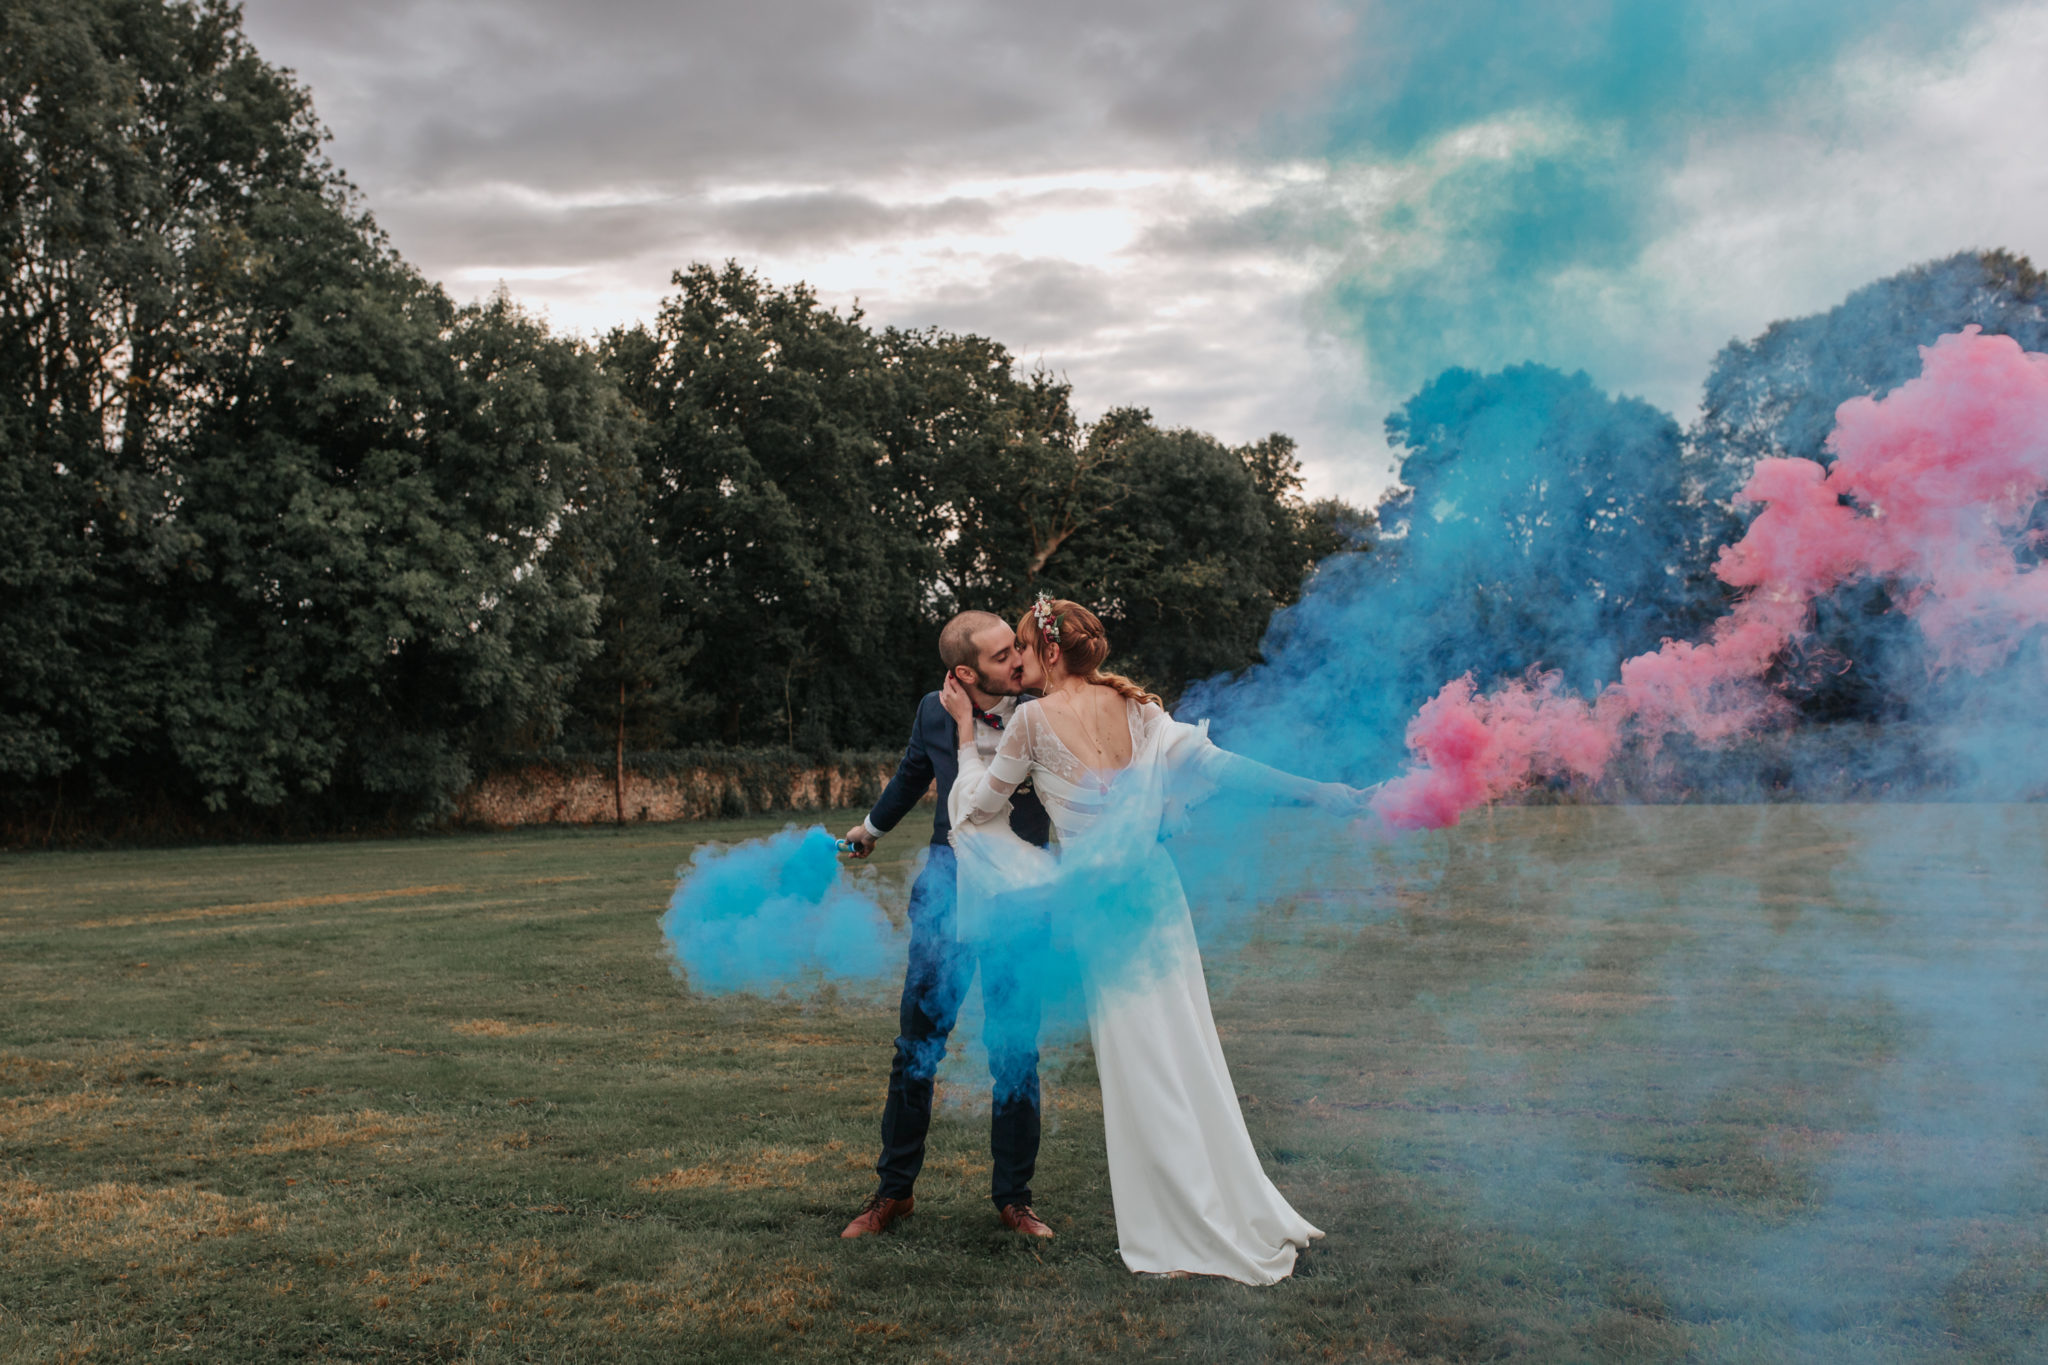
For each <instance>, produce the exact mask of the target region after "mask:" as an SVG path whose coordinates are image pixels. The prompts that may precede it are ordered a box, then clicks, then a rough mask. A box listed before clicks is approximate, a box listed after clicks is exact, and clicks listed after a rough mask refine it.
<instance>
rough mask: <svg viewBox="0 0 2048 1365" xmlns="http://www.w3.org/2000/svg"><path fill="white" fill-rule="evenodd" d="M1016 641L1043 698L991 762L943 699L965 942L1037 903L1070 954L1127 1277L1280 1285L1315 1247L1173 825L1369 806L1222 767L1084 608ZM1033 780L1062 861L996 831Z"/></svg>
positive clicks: (1052, 605)
mask: <svg viewBox="0 0 2048 1365" xmlns="http://www.w3.org/2000/svg"><path fill="white" fill-rule="evenodd" d="M1017 634H1018V638H1019V639H1020V640H1021V641H1022V642H1023V643H1024V645H1025V646H1026V649H1025V652H1024V658H1025V670H1026V674H1025V678H1024V685H1025V687H1026V688H1027V689H1029V690H1032V691H1037V692H1040V693H1042V697H1041V700H1039V701H1037V702H1035V703H1033V704H1031V705H1028V706H1023V707H1020V708H1018V710H1017V711H1016V713H1015V714H1014V715H1013V716H1012V718H1011V722H1010V726H1009V728H1008V729H1006V730H1005V731H1004V733H1003V738H1002V742H1001V743H1000V744H999V745H998V747H997V749H996V752H995V755H994V756H993V757H992V758H990V759H988V760H986V761H984V760H983V759H982V757H981V754H980V752H979V751H978V750H977V749H976V747H975V745H974V733H973V724H974V721H973V711H972V703H971V701H970V700H969V698H968V696H967V694H966V693H965V692H964V691H963V690H961V688H960V687H959V685H958V684H957V683H954V682H953V681H952V680H951V679H950V678H949V679H948V680H947V683H946V687H945V691H944V694H943V697H942V699H943V701H944V702H945V705H946V710H947V711H948V712H949V713H950V714H951V715H952V716H953V718H954V720H955V721H957V722H958V723H959V726H960V776H959V779H958V780H957V781H956V782H955V783H954V786H953V791H952V798H951V814H952V818H953V827H954V836H953V842H954V847H955V850H956V852H957V854H958V858H959V865H960V889H959V914H960V921H961V925H962V931H963V932H969V925H970V924H972V923H974V922H976V921H977V920H979V921H980V922H983V923H986V922H988V921H989V920H990V919H992V918H999V917H1006V916H1007V915H1009V914H1016V913H1023V912H1025V911H1026V910H1027V909H1028V907H1029V906H1031V905H1033V904H1037V905H1042V906H1049V907H1051V913H1052V917H1053V920H1054V927H1055V930H1056V932H1061V933H1063V934H1064V935H1065V936H1066V937H1068V938H1070V939H1071V941H1072V943H1073V946H1074V948H1075V951H1076V954H1077V956H1078V957H1079V958H1080V961H1081V967H1082V980H1083V985H1084V988H1085V991H1086V995H1087V1001H1088V1032H1089V1035H1090V1037H1091V1038H1092V1039H1093V1041H1094V1044H1095V1060H1096V1065H1097V1067H1098V1069H1099V1071H1100V1073H1101V1079H1102V1114H1103V1126H1104V1129H1105V1135H1106V1138H1107V1142H1108V1148H1109V1181H1110V1191H1111V1195H1112V1198H1113V1200H1114V1202H1115V1205H1116V1229H1117V1242H1118V1249H1119V1251H1120V1252H1121V1253H1122V1255H1123V1259H1124V1264H1125V1265H1127V1266H1129V1267H1130V1268H1131V1269H1132V1270H1134V1271H1137V1272H1139V1273H1145V1274H1162V1275H1164V1274H1173V1275H1185V1274H1194V1275H1219V1276H1224V1277H1227V1278H1229V1279H1233V1280H1240V1281H1242V1282H1244V1283H1246V1284H1272V1283H1274V1282H1276V1281H1278V1280H1282V1279H1285V1278H1286V1277H1287V1276H1288V1275H1289V1274H1291V1273H1292V1272H1293V1270H1294V1260H1295V1255H1296V1253H1297V1252H1299V1251H1300V1250H1301V1249H1302V1248H1304V1247H1306V1246H1307V1245H1308V1244H1309V1241H1310V1239H1312V1238H1316V1237H1320V1236H1322V1235H1323V1234H1322V1232H1321V1231H1320V1230H1318V1229H1317V1228H1315V1227H1314V1226H1313V1225H1311V1224H1310V1223H1309V1222H1308V1220H1306V1219H1305V1218H1303V1217H1302V1216H1301V1215H1300V1214H1299V1213H1296V1212H1295V1211H1294V1209H1293V1208H1292V1207H1291V1206H1290V1205H1289V1204H1288V1203H1287V1201H1286V1199H1284V1198H1282V1197H1281V1194H1280V1192H1279V1191H1278V1190H1277V1189H1275V1188H1274V1187H1273V1182H1272V1181H1271V1180H1269V1179H1267V1177H1266V1173H1265V1171H1264V1170H1263V1169H1261V1168H1260V1165H1259V1158H1258V1154H1257V1152H1256V1151H1254V1150H1253V1148H1252V1141H1251V1136H1250V1134H1249V1133H1247V1132H1246V1131H1245V1125H1244V1116H1243V1114H1242V1112H1241V1111H1240V1110H1239V1109H1238V1104H1237V1091H1236V1089H1235V1088H1234V1087H1233V1086H1232V1085H1231V1080H1230V1071H1229V1068H1228V1067H1227V1066H1226V1065H1225V1063H1224V1060H1223V1049H1222V1046H1221V1044H1220V1043H1219V1042H1218V1041H1217V1037H1216V1024H1215V1021H1214V1020H1213V1019H1212V1018H1211V1016H1210V1013H1209V991H1208V985H1207V983H1206V981H1205V980H1204V979H1203V976H1202V959H1201V954H1200V952H1199V950H1198V948H1197V946H1196V942H1195V932H1194V925H1193V922H1192V920H1191V919H1190V918H1189V915H1188V904H1187V897H1186V895H1185V893H1184V892H1183V890H1182V887H1181V882H1180V876H1179V873H1178V871H1177V870H1176V869H1175V867H1174V864H1173V860H1172V859H1171V858H1170V857H1169V856H1168V854H1167V852H1166V850H1165V848H1164V847H1163V846H1162V845H1161V844H1160V839H1161V837H1162V835H1163V833H1164V831H1162V828H1161V826H1162V822H1165V821H1170V820H1171V819H1172V816H1173V812H1174V811H1175V810H1176V809H1177V808H1178V807H1181V806H1185V805H1188V804H1192V803H1193V802H1195V801H1198V800H1200V799H1202V798H1203V797H1204V796H1207V795H1209V794H1211V793H1213V792H1215V791H1217V790H1218V789H1220V788H1223V787H1225V786H1229V787H1231V788H1232V789H1233V790H1236V791H1245V790H1250V791H1253V792H1256V793H1259V794H1261V795H1264V796H1266V797H1269V798H1272V799H1275V800H1279V801H1286V802H1296V803H1301V804H1314V805H1317V806H1321V807H1323V808H1324V809H1326V810H1330V811H1332V812H1334V813H1337V814H1341V815H1355V814H1361V813H1363V800H1364V796H1365V794H1364V793H1362V792H1359V791H1356V790H1354V789H1353V788H1350V787H1343V786H1338V785H1335V784H1326V783H1317V782H1310V781H1307V780H1305V779H1302V778H1296V777H1291V776H1289V775H1287V774H1285V773H1281V772H1278V771H1276V770H1274V769H1272V768H1268V767H1265V766H1264V765H1262V764H1258V763H1254V762H1252V761H1251V760H1249V759H1246V758H1241V757H1239V756H1237V755H1235V754H1231V753H1228V752H1226V751H1224V750H1222V749H1219V748H1217V747H1216V746H1215V745H1214V744H1211V743H1210V742H1209V738H1208V733H1207V728H1206V725H1204V726H1193V725H1183V724H1181V723H1179V722H1178V721H1175V720H1173V719H1172V718H1171V717H1169V716H1168V715H1167V714H1166V711H1165V710H1164V708H1162V707H1161V705H1160V704H1159V699H1158V698H1157V697H1155V696H1153V695H1151V694H1150V693H1148V692H1145V691H1144V690H1142V689H1141V688H1139V687H1138V685H1137V684H1135V683H1133V682H1131V681H1130V680H1129V679H1127V678H1122V677H1119V676H1117V675H1116V674H1113V673H1104V672H1102V671H1101V667H1102V664H1103V661H1104V660H1105V659H1107V658H1108V655H1109V641H1108V639H1107V638H1106V637H1105V635H1104V634H1103V629H1102V622H1101V621H1100V620H1098V619H1097V618H1096V616H1095V614H1094V613H1093V612H1091V611H1089V610H1088V609H1087V608H1085V607H1082V606H1080V605H1078V604H1076V603H1073V602H1067V601H1054V600H1050V599H1048V598H1046V597H1044V596H1041V597H1040V598H1039V600H1038V603H1037V605H1036V606H1034V607H1033V608H1032V609H1031V611H1030V612H1029V613H1028V614H1027V615H1026V616H1025V618H1024V619H1023V620H1022V621H1021V622H1019V623H1018V628H1017ZM1034 674H1036V676H1034ZM1027 778H1028V779H1029V780H1031V781H1032V782H1034V783H1035V784H1036V786H1037V791H1038V795H1039V798H1040V799H1041V800H1042V801H1043V802H1044V803H1045V808H1046V810H1047V811H1048V812H1049V813H1050V814H1051V816H1052V822H1053V826H1054V829H1055V830H1056V831H1057V833H1058V836H1059V852H1058V856H1057V858H1056V859H1055V858H1054V857H1053V856H1052V855H1050V854H1048V853H1047V852H1046V851H1044V850H1042V849H1036V848H1033V847H1031V846H1030V845H1028V844H1026V843H1025V842H1024V841H1023V840H1021V839H1018V838H1016V836H1015V835H1013V834H1011V833H1010V831H1009V826H1008V824H1007V823H1006V822H1004V821H1002V820H1000V819H998V818H997V817H998V816H1000V815H1002V814H1003V813H1004V812H1005V811H1006V810H1007V809H1008V808H1009V801H1010V795H1011V793H1012V792H1014V791H1016V790H1017V788H1018V787H1019V786H1021V785H1022V784H1023V783H1024V782H1025V780H1026V779H1027ZM1006 836H1007V837H1006Z"/></svg>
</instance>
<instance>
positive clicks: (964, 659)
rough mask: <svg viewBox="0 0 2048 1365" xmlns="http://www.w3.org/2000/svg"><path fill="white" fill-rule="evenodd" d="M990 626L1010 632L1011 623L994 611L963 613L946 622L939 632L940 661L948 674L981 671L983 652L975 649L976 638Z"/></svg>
mask: <svg viewBox="0 0 2048 1365" xmlns="http://www.w3.org/2000/svg"><path fill="white" fill-rule="evenodd" d="M990 626H999V627H1001V628H1002V629H1004V630H1008V629H1009V628H1010V623H1009V622H1008V621H1005V620H1004V619H1003V618H1002V617H1000V616H998V615H996V614H995V613H994V612H992V611H963V612H961V613H960V614H959V615H958V616H956V617H954V618H953V619H952V620H950V621H948V622H946V628H945V629H944V630H941V631H940V632H939V661H940V662H941V663H943V664H945V665H946V671H947V672H948V673H950V672H952V671H953V670H954V669H956V668H972V669H975V670H976V671H977V672H979V671H980V667H979V666H980V664H981V651H980V650H978V649H976V648H975V647H974V637H975V636H977V635H979V634H981V632H983V631H984V630H987V629H988V628H989V627H990Z"/></svg>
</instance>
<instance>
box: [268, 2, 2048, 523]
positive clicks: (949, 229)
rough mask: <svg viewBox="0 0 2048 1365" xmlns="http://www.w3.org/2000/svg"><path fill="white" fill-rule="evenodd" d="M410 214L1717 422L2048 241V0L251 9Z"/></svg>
mask: <svg viewBox="0 0 2048 1365" xmlns="http://www.w3.org/2000/svg"><path fill="white" fill-rule="evenodd" d="M244 8H245V14H246V22H247V27H248V30H249V32H250V34H251V36H252V37H253V38H254V39H255V41H256V43H257V45H258V47H259V48H260V49H261V51H262V52H263V53H264V54H265V55H266V56H267V57H269V58H270V59H271V60H272V61H274V62H277V63H279V64H282V65H285V66H289V67H292V68H294V69H295V70H296V71H297V72H298V73H299V75H300V77H301V78H302V79H303V80H304V81H305V82H306V83H307V84H308V85H310V87H311V88H312V90H313V93H314V97H315V99H316V101H317V103H318V107H319V109H320V112H321V115H322V117H323V118H324V120H325V121H326V123H327V124H328V125H329V126H330V127H331V129H332V130H333V133H334V156H335V159H336V160H337V161H338V162H339V163H340V164H341V165H342V166H343V167H344V168H345V169H346V170H347V171H348V173H349V174H350V176H351V178H352V179H353V180H354V181H355V182H356V183H357V184H358V185H359V186H361V187H362V189H363V191H364V193H365V195H366V198H367V200H368V203H369V205H370V206H371V208H372V209H373V210H374V211H375V212H376V214H377V216H378V218H379V220H380V221H381V222H382V223H383V225H384V226H385V228H386V229H387V230H388V231H389V232H390V234H391V236H392V238H393V240H394V241H395V242H396V244H397V246H398V247H399V249H400V250H401V251H402V252H404V254H405V255H406V256H407V257H408V258H409V259H410V260H412V261H413V262H414V263H415V264H416V265H418V266H419V267H421V268H422V269H423V270H425V271H426V272H427V273H428V274H430V275H431V276H433V277H435V278H437V279H439V280H441V281H442V282H443V283H444V284H446V285H447V286H448V288H449V289H450V291H451V292H452V293H454V294H455V295H456V296H457V297H458V298H464V299H466V298H472V297H476V296H478V295H481V294H484V293H486V292H488V291H489V290H491V289H493V288H495V287H496V285H497V284H498V283H499V282H500V281H503V282H504V283H506V284H507V285H508V286H509V287H510V288H511V289H512V291H513V292H514V294H515V295H517V296H518V297H520V298H521V299H522V300H524V301H525V302H527V303H528V304H529V305H531V306H534V307H536V308H539V309H543V310H545V311H546V313H547V314H548V315H549V316H550V317H551V318H552V319H553V321H554V322H555V324H556V325H557V326H559V327H562V328H566V329H572V330H577V331H581V332H586V333H591V332H598V331H602V330H604V329H605V328H608V327H610V326H612V325H614V324H617V323H622V322H628V321H631V320H634V319H646V318H650V317H651V316H652V314H653V311H654V308H655V305H656V302H657V301H658V300H659V299H660V297H661V296H662V295H663V293H664V292H665V291H666V289H667V287H668V281H669V276H670V274H671V272H672V271H674V270H675V269H676V268H678V267H679V266H682V265H685V264H687V263H688V262H690V261H694V260H709V261H721V260H724V259H726V258H728V257H732V258H737V259H738V260H740V261H742V262H743V263H745V264H747V265H749V266H752V267H754V268H756V269H758V270H759V271H760V272H762V273H763V274H764V275H766V276H767V277H768V278H769V279H771V280H772V281H775V282H777V283H789V282H794V281H797V280H804V281H807V282H809V283H810V284H811V285H812V286H814V287H815V288H816V289H817V290H818V292H819V294H820V295H821V297H822V298H823V299H824V300H825V301H826V302H828V303H831V304H834V305H837V306H840V307H849V306H851V305H852V304H853V303H854V301H855V300H858V301H859V303H860V305H861V306H862V307H863V308H865V309H866V310H867V312H868V314H869V316H870V317H871V318H873V319H876V320H878V321H882V322H889V323H900V324H904V325H910V326H924V325H933V324H935V325H938V326H941V327H945V328H950V329H954V330H960V331H974V332H980V333H983V334H985V335H988V336H992V337H995V338H997V339H999V340H1001V341H1003V342H1004V343H1006V344H1007V345H1008V346H1010V348H1011V349H1012V350H1013V351H1014V352H1015V353H1016V354H1017V355H1018V356H1019V357H1020V359H1021V360H1023V361H1024V362H1026V363H1038V362H1042V363H1044V364H1045V365H1047V366H1050V367H1051V368H1053V369H1055V370H1057V371H1060V372H1063V373H1065V374H1066V375H1067V376H1068V377H1069V378H1070V379H1071V380H1072V381H1073V383H1074V385H1075V390H1076V398H1077V402H1078V404H1079V406H1080V408H1081V409H1082V411H1083V412H1084V414H1087V415H1093V414H1095V413H1098V412H1100V411H1101V410H1102V409H1103V408H1105V407H1108V406H1111V405H1117V404H1142V405H1144V406H1147V407H1150V408H1151V409H1152V411H1153V413H1154V415H1155V416H1156V417H1157V418H1158V419H1159V420H1160V421H1162V422H1164V423H1167V424H1171V425H1189V426H1195V427H1199V428H1203V429H1205V430H1209V431H1213V432H1215V433H1216V434H1218V435H1220V436H1223V437H1225V438H1226V439H1230V440H1250V439H1255V438H1257V437H1259V436H1261V435H1264V434H1265V433H1266V432H1269V431H1273V430H1280V431H1285V432H1288V433H1289V434H1291V435H1293V436H1295V437H1296V438H1297V439H1298V440H1299V441H1300V442H1301V443H1302V446H1303V453H1304V456H1305V458H1306V460H1307V464H1308V469H1309V475H1310V479H1311V487H1312V489H1313V491H1316V492H1319V493H1320V492H1329V493H1341V494H1345V495H1347V496H1351V497H1354V498H1361V499H1370V498H1372V497H1374V496H1376V494H1377V493H1378V492H1379V490H1380V489H1381V488H1383V487H1384V486H1385V484H1386V483H1387V481H1388V479H1389V474H1390V464H1389V455H1388V452H1387V450H1386V446H1385V443H1384V440H1383V439H1382V437H1381V436H1380V423H1381V420H1382V419H1383V418H1384V416H1385V414H1386V413H1387V411H1388V410H1389V409H1390V408H1392V407H1393V406H1395V405H1397V404H1398V403H1399V402H1400V400H1401V399H1402V397H1403V396H1405V395H1406V394H1407V393H1410V392H1412V391H1413V390H1414V388H1415V387H1416V385H1417V384H1419V383H1420V382H1421V381H1423V380H1425V379H1427V378H1428V376H1429V375H1431V374H1433V373H1435V372H1436V371H1437V370H1439V369H1441V368H1442V367H1443V366H1445V365H1447V364H1467V365H1473V366H1478V367H1482V368H1493V367H1497V366H1499V365H1502V364H1508V363H1512V362H1515V361H1518V360H1525V359H1530V360H1540V361H1544V362H1546V363H1550V364H1555V365H1558V366H1561V367H1564V368H1570V369H1579V368H1583V369H1586V370H1588V371H1589V372H1590V373H1591V374H1592V375H1593V377H1594V379H1595V380H1596V381H1597V382H1599V383H1600V384H1602V385H1603V386H1605V387H1607V388H1609V389H1611V390H1614V391H1618V392H1626V393H1632V394H1638V395H1640V396H1643V397H1645V398H1648V399H1650V400H1651V401H1653V402H1655V403H1657V404H1659V405H1660V406H1663V407H1665V408H1667V409H1668V410H1670V411H1672V412H1674V413H1675V414H1677V415H1678V416H1679V417H1681V418H1682V419H1683V418H1689V416H1690V415H1691V412H1692V409H1693V406H1694V404H1695V402H1696V401H1697V393H1698V387H1699V383H1700V380H1701V378H1702V377H1703V375H1704V373H1705V369H1706V366H1707V364H1708V362H1709V360H1710V359H1711V357H1712V355H1713V353H1714V352H1715V350H1717V349H1718V348H1719V347H1720V346H1721V345H1722V344H1723V343H1725V342H1726V341H1727V340H1729V339H1730V338H1731V337H1735V336H1747V335H1751V334H1753V333H1755V332H1757V331H1758V330H1760V329H1761V328H1762V327H1763V326H1764V325H1766V324H1767V323H1769V322H1770V321H1771V320H1773V319H1775V318H1779V317H1785V316H1792V315H1797V314H1800V313H1805V312H1811V311H1814V310H1816V309H1819V308H1824V307H1827V306H1829V305H1830V304H1832V303H1834V302H1836V301H1838V300H1839V299H1840V297H1841V296H1842V295H1843V294H1845V293H1846V292H1847V291H1848V290H1850V289H1852V288H1854V287H1855V286H1857V285H1858V284H1861V283H1864V282H1866V281H1868V280H1870V279H1873V278H1875V277H1877V276H1879V275H1883V274H1887V273H1890V272H1891V271H1893V270H1896V269H1899V268H1901V267H1903V266H1906V265H1909V264H1912V263H1914V262H1916V261H1920V260H1925V259H1928V258H1931V257H1934V256H1939V255H1946V254H1948V253H1950V252H1953V251H1956V250H1960V249H1964V248H1969V247H1981V246H2005V247H2009V248H2011V249H2013V250H2016V251H2020V252H2023V253H2027V254H2030V255H2032V256H2033V257H2034V258H2035V259H2036V261H2037V262H2044V263H2048V81H2044V80H2042V79H2041V73H2042V72H2043V71H2048V0H1941V3H1939V4H1935V5H1928V4H1925V3H1919V4H1911V3H1904V0H1853V2H1852V0H1800V3H1798V4H1786V3H1783V0H1516V3H1507V0H1351V2H1347V0H1170V2H1169V0H1107V3H1105V2H1104V0H1087V2H1086V3H1083V2H1082V0H1044V3H1039V4H1036V5H1019V4H1014V3H995V2H993V0H989V2H984V0H871V2H870V3H848V2H847V0H733V2H732V3H705V2H704V0H672V2H670V3H663V2H662V0H575V3H570V2H569V0H346V3H336V0H244Z"/></svg>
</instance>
